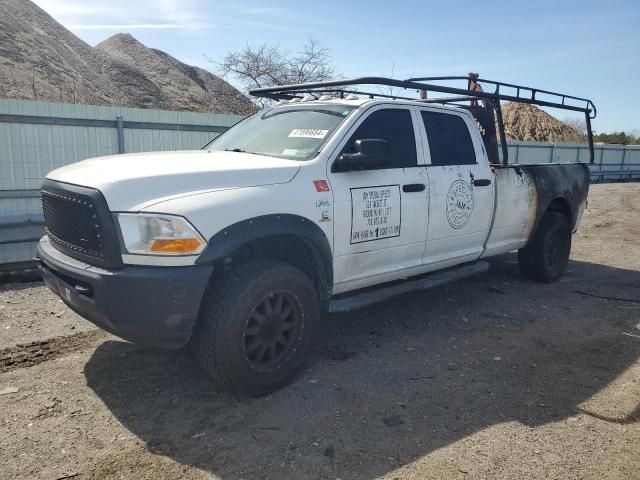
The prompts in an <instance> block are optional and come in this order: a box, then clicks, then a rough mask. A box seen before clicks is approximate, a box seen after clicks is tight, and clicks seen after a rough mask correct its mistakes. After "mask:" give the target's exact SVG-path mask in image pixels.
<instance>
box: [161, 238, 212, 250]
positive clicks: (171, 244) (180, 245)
mask: <svg viewBox="0 0 640 480" xmlns="http://www.w3.org/2000/svg"><path fill="white" fill-rule="evenodd" d="M199 249H200V240H198V239H197V238H155V239H154V240H153V243H152V244H151V248H150V250H151V251H152V252H154V253H193V252H196V251H198V250H199Z"/></svg>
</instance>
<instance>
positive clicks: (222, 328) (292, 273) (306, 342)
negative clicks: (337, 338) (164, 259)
mask: <svg viewBox="0 0 640 480" xmlns="http://www.w3.org/2000/svg"><path fill="white" fill-rule="evenodd" d="M319 318H320V309H319V305H318V296H317V293H316V289H315V287H314V284H313V282H312V281H311V280H310V279H309V277H307V276H306V275H305V274H304V273H303V272H302V271H300V270H299V269H297V268H295V267H292V266H290V265H288V264H286V263H281V262H276V261H273V260H254V261H250V262H246V263H243V264H240V265H238V266H237V267H235V268H233V269H232V270H231V271H230V272H228V273H227V274H225V275H223V276H222V277H220V278H218V279H217V280H216V281H214V282H213V284H212V285H211V287H210V288H208V289H207V291H206V292H205V298H204V301H203V305H202V309H201V312H200V318H199V324H198V329H197V331H196V338H195V339H194V341H195V346H196V354H197V357H198V360H199V363H200V365H201V366H202V368H203V369H204V370H205V371H206V372H207V373H208V374H209V375H210V376H211V377H212V378H213V380H214V381H215V382H216V383H217V384H218V386H221V387H223V388H225V389H228V390H231V391H233V392H236V393H244V394H248V395H251V396H259V395H265V394H268V393H271V392H273V391H275V390H278V389H280V388H282V387H283V386H285V385H286V384H287V383H289V382H290V381H291V380H292V378H293V377H294V376H295V375H296V374H297V373H298V372H299V371H300V369H301V368H302V365H303V364H304V360H305V358H306V355H307V352H308V350H309V346H310V344H311V339H312V337H313V335H314V333H315V331H316V329H317V326H318V323H319Z"/></svg>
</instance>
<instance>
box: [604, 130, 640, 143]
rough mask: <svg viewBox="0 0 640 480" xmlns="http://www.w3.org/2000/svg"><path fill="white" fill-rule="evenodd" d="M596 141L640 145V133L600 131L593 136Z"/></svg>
mask: <svg viewBox="0 0 640 480" xmlns="http://www.w3.org/2000/svg"><path fill="white" fill-rule="evenodd" d="M593 141H594V142H600V143H618V144H620V145H640V135H633V134H631V133H625V132H613V133H599V134H597V135H594V136H593Z"/></svg>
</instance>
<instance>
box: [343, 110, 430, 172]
mask: <svg viewBox="0 0 640 480" xmlns="http://www.w3.org/2000/svg"><path fill="white" fill-rule="evenodd" d="M370 138H375V139H382V140H385V141H386V142H387V147H388V149H389V153H390V155H391V164H390V165H387V166H385V167H382V168H385V169H388V168H403V167H415V166H416V165H417V164H418V160H417V154H416V138H415V135H414V134H413V122H412V120H411V112H410V111H409V110H405V109H391V108H390V109H384V110H378V111H376V112H373V113H372V114H371V115H369V117H367V119H366V120H365V121H364V122H362V123H361V124H360V126H359V127H358V129H357V130H356V132H355V133H354V134H353V135H352V136H351V138H350V139H349V142H348V143H347V145H346V146H345V147H344V149H343V150H342V152H341V153H353V152H355V151H356V150H355V143H356V140H363V139H370Z"/></svg>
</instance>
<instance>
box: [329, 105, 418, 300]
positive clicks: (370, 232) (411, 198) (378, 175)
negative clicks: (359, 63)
mask: <svg viewBox="0 0 640 480" xmlns="http://www.w3.org/2000/svg"><path fill="white" fill-rule="evenodd" d="M417 120H418V119H417V113H416V111H415V110H414V109H413V108H411V107H409V106H406V107H403V106H396V105H394V106H393V107H392V106H390V105H384V104H383V105H376V106H373V107H371V108H370V109H368V110H366V111H365V112H364V113H363V114H362V116H361V117H360V118H359V119H358V120H357V121H356V122H354V124H353V126H352V127H351V128H350V129H349V132H348V133H347V134H346V135H345V138H344V139H343V141H342V142H341V143H340V144H339V145H338V147H337V148H336V150H335V152H334V154H333V155H332V158H331V159H330V161H329V165H328V170H329V171H328V172H327V175H328V178H329V182H330V184H331V189H332V191H333V195H334V216H335V218H334V219H333V221H334V285H335V289H334V293H339V292H340V291H344V290H348V289H354V288H361V287H366V286H368V285H372V284H375V283H380V282H382V281H386V280H391V279H394V278H396V277H397V276H398V275H402V273H401V272H403V271H406V270H407V269H411V268H413V267H420V265H421V261H422V253H423V251H424V242H425V239H426V234H427V205H428V189H427V176H426V171H425V168H424V165H422V163H423V162H422V159H423V156H422V143H421V142H420V141H419V139H420V134H419V131H418V121H417ZM362 139H382V140H385V141H386V142H387V147H388V151H389V153H390V156H391V163H390V164H388V165H385V166H383V167H374V168H369V169H365V170H358V171H348V172H340V171H335V168H331V166H332V165H333V162H335V160H336V158H337V157H338V156H339V155H340V154H341V153H350V152H353V151H354V145H355V142H356V140H362ZM416 139H418V141H416ZM419 160H420V161H419Z"/></svg>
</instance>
